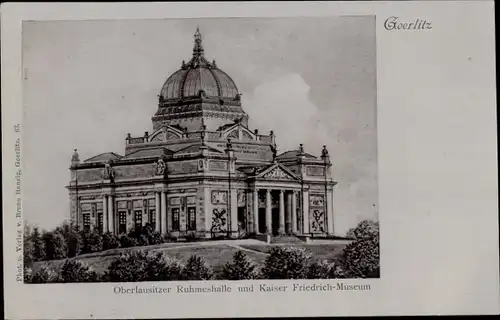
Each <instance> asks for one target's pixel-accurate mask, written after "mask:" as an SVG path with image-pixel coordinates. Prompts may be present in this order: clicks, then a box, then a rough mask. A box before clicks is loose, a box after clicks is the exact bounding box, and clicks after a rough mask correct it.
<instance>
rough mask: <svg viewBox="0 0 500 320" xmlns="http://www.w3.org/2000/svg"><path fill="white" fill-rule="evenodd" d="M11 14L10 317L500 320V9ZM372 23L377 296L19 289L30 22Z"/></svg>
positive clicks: (192, 7)
mask: <svg viewBox="0 0 500 320" xmlns="http://www.w3.org/2000/svg"><path fill="white" fill-rule="evenodd" d="M1 9H2V10H1V13H2V16H1V18H2V19H1V23H2V28H1V32H2V34H1V40H2V66H1V67H2V89H3V90H2V121H3V123H2V125H3V126H2V138H3V173H4V175H3V181H2V182H3V190H4V191H3V199H4V203H3V205H4V207H3V209H4V210H3V212H4V220H3V221H4V258H5V259H4V261H5V264H4V270H5V271H4V279H5V292H6V294H5V306H6V318H9V319H10V318H14V319H15V318H24V319H42V318H89V317H97V318H123V317H150V318H155V317H163V318H165V317H172V318H175V317H180V318H184V317H245V316H246V317H248V316H252V317H261V316H269V317H272V316H347V315H349V316H363V315H402V314H406V315H409V314H496V313H498V312H499V301H500V298H499V264H498V252H499V247H498V200H497V196H498V192H497V185H498V183H497V152H496V109H495V106H496V96H495V59H494V58H495V56H494V52H495V44H494V9H493V2H492V1H470V2H467V1H462V2H454V1H443V2H437V1H436V2H416V1H415V2H335V3H327V2H317V3H310V2H293V3H292V2H290V3H286V2H279V3H273V2H266V3H248V2H247V3H239V2H233V3H227V2H225V3H99V4H98V3H61V4H54V3H21V4H14V3H7V4H2V7H1ZM362 14H370V15H373V14H376V15H377V73H378V76H377V85H378V94H377V97H378V112H377V115H378V120H377V122H378V143H379V145H378V156H379V197H380V198H379V199H380V201H379V208H380V213H379V216H380V221H381V245H382V247H381V252H382V262H381V272H382V279H381V280H372V281H369V283H371V284H372V286H373V289H372V291H370V292H367V291H359V292H332V293H320V292H316V293H314V292H312V293H311V292H310V293H303V294H297V293H293V292H290V293H273V294H270V293H266V294H264V293H254V294H251V295H244V294H213V295H184V296H183V295H170V296H168V297H165V296H139V295H135V296H125V295H114V294H113V293H112V289H111V285H110V284H90V285H84V284H75V285H71V284H61V285H58V284H55V285H23V284H18V283H16V282H15V276H14V275H15V271H16V270H15V266H16V264H15V263H13V261H15V260H13V259H15V258H14V257H17V256H16V255H15V253H14V252H13V249H14V248H15V234H14V231H15V228H14V223H15V221H14V220H15V216H14V213H15V203H14V202H12V199H14V186H15V180H14V175H13V172H14V171H13V162H14V152H13V151H14V148H13V141H14V138H13V134H14V133H13V131H12V130H11V128H12V126H13V124H15V123H22V108H21V106H22V101H21V68H20V66H21V51H20V50H21V37H20V35H21V20H81V19H86V20H89V19H146V18H147V19H163V18H167V17H168V18H188V17H221V16H224V17H253V16H258V17H266V16H267V17H278V16H280V17H285V16H286V17H293V16H327V15H337V16H338V15H362ZM389 16H399V17H402V18H403V19H406V20H414V19H417V18H420V19H427V20H431V21H432V22H433V30H432V31H430V32H389V31H386V30H384V29H383V26H382V23H383V20H384V19H385V18H386V17H389ZM469 58H470V59H469ZM303 282H305V281H303ZM365 283H367V282H365Z"/></svg>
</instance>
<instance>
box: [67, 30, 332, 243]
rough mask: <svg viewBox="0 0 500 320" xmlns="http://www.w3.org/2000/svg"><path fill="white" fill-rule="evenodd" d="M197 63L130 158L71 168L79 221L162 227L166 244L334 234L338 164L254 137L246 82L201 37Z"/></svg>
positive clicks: (101, 158)
mask: <svg viewBox="0 0 500 320" xmlns="http://www.w3.org/2000/svg"><path fill="white" fill-rule="evenodd" d="M194 38H195V40H194V48H193V53H192V58H191V59H190V60H189V61H188V62H185V61H183V62H182V65H181V68H180V69H179V70H178V71H176V72H175V73H173V74H172V75H171V76H170V77H169V78H168V79H167V80H166V82H165V83H164V85H163V87H162V89H161V92H160V94H159V99H158V109H157V111H156V113H155V114H154V116H153V117H152V122H153V130H154V131H153V132H151V133H148V132H145V133H144V135H142V136H138V137H134V136H132V135H131V134H127V136H126V138H125V144H126V146H125V152H124V155H119V154H116V153H113V152H109V153H104V154H99V155H96V156H94V157H92V158H90V159H87V160H85V161H80V158H79V155H78V153H77V150H75V153H74V154H73V157H72V160H71V167H70V171H71V180H70V183H69V185H68V186H67V188H68V190H69V198H70V211H71V220H72V222H73V223H75V224H76V225H78V227H79V228H80V229H86V230H99V231H100V232H112V233H114V234H122V233H128V232H130V231H131V230H133V229H135V228H137V227H140V226H144V225H146V224H150V225H152V226H153V227H154V228H155V229H156V230H157V231H159V232H160V233H161V234H162V235H164V236H165V237H171V238H183V237H195V238H218V237H230V238H241V237H246V236H251V235H258V234H268V235H272V236H279V235H297V236H300V235H303V236H311V235H312V236H318V237H321V236H329V235H330V236H331V235H333V232H334V211H333V189H334V186H335V184H336V183H335V182H334V181H333V180H332V178H331V162H330V157H329V155H328V151H327V149H326V147H323V149H322V150H321V157H319V158H317V157H315V156H313V155H311V154H309V153H306V152H305V151H304V147H303V145H302V144H300V145H298V148H297V149H296V150H291V151H287V152H284V153H281V154H277V145H276V137H275V135H274V133H273V132H272V131H271V132H270V133H269V134H260V133H259V132H258V130H257V129H255V130H251V129H250V128H249V125H248V120H249V116H248V115H247V113H246V112H245V111H244V110H243V108H242V101H241V96H240V94H239V91H238V89H237V86H236V84H235V83H234V82H233V80H232V79H231V77H229V76H228V75H227V74H226V73H225V72H224V71H222V70H221V69H219V68H218V66H217V64H216V62H215V61H213V62H209V61H207V59H205V56H204V49H203V45H202V38H201V34H200V32H199V30H197V31H196V33H195V37H194Z"/></svg>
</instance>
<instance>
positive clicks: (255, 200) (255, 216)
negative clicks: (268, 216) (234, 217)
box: [253, 189, 260, 234]
mask: <svg viewBox="0 0 500 320" xmlns="http://www.w3.org/2000/svg"><path fill="white" fill-rule="evenodd" d="M253 222H254V232H255V233H256V234H259V231H260V230H259V189H254V190H253Z"/></svg>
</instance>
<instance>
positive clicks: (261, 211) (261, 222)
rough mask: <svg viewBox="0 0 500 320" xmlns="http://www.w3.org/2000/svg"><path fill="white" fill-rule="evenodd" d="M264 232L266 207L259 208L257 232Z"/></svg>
mask: <svg viewBox="0 0 500 320" xmlns="http://www.w3.org/2000/svg"><path fill="white" fill-rule="evenodd" d="M265 232H266V208H259V233H265Z"/></svg>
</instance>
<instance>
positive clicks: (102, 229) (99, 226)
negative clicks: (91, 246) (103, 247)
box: [97, 212, 104, 233]
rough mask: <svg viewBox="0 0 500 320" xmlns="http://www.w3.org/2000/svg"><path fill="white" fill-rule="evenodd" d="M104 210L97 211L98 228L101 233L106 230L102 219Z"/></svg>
mask: <svg viewBox="0 0 500 320" xmlns="http://www.w3.org/2000/svg"><path fill="white" fill-rule="evenodd" d="M102 218H103V216H102V212H98V213H97V229H98V230H99V233H103V231H104V223H103V220H102Z"/></svg>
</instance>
